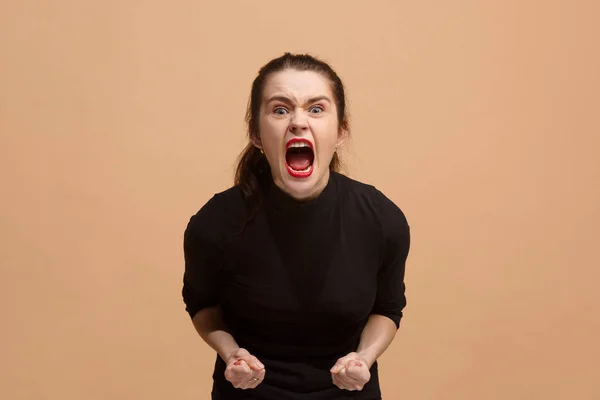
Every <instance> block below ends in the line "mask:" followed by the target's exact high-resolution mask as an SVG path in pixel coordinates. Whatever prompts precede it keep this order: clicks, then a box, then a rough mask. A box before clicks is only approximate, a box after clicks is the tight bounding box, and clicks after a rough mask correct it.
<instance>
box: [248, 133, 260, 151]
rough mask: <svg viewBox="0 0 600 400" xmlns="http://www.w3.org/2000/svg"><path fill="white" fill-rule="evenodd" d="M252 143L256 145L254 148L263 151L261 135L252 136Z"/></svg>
mask: <svg viewBox="0 0 600 400" xmlns="http://www.w3.org/2000/svg"><path fill="white" fill-rule="evenodd" d="M250 142H251V143H252V144H253V145H254V147H256V148H258V149H261V150H262V144H261V141H260V136H259V135H257V134H254V135H250Z"/></svg>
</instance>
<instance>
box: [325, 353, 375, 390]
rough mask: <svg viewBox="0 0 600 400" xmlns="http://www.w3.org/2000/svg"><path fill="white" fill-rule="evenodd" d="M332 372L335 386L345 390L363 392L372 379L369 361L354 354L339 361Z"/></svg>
mask: <svg viewBox="0 0 600 400" xmlns="http://www.w3.org/2000/svg"><path fill="white" fill-rule="evenodd" d="M330 372H331V379H332V381H333V383H334V385H336V386H337V387H339V388H340V389H344V390H362V389H363V387H364V386H365V384H366V383H367V382H369V379H371V373H370V372H369V366H368V365H367V361H366V360H365V359H364V357H362V356H361V355H360V354H358V353H354V352H352V353H350V354H348V355H347V356H345V357H342V358H340V359H339V360H337V362H336V363H335V365H334V366H333V367H332V368H331V370H330Z"/></svg>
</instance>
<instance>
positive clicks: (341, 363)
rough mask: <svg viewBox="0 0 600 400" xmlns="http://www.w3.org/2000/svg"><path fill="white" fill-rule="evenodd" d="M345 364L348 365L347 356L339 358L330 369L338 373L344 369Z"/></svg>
mask: <svg viewBox="0 0 600 400" xmlns="http://www.w3.org/2000/svg"><path fill="white" fill-rule="evenodd" d="M345 366H346V357H343V358H340V359H339V360H337V362H336V363H335V365H334V366H333V367H331V369H330V370H329V371H330V372H331V373H334V374H337V373H338V372H340V371H341V370H342V369H344V367H345Z"/></svg>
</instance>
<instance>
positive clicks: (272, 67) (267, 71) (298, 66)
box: [234, 53, 348, 208]
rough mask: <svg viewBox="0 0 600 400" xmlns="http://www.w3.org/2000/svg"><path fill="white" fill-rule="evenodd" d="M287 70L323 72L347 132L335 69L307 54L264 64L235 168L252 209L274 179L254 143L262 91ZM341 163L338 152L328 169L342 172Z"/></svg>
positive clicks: (236, 181) (343, 99) (254, 86)
mask: <svg viewBox="0 0 600 400" xmlns="http://www.w3.org/2000/svg"><path fill="white" fill-rule="evenodd" d="M286 69H295V70H298V71H314V72H318V73H320V74H322V75H323V76H324V77H325V78H327V79H328V80H329V81H330V82H331V89H332V92H333V96H334V101H335V103H336V108H337V114H338V123H339V127H340V128H341V129H343V130H345V131H347V132H348V115H347V111H346V94H345V92H344V85H343V83H342V81H341V79H340V78H339V76H338V75H337V74H336V72H335V71H334V70H333V68H331V66H329V64H327V63H326V62H324V61H322V60H319V59H317V58H315V57H313V56H310V55H308V54H291V53H285V54H284V55H282V56H280V57H278V58H275V59H273V60H271V61H269V62H268V63H267V64H265V65H264V66H263V67H262V68H261V69H260V70H259V72H258V76H257V77H256V78H255V79H254V82H253V83H252V90H251V92H250V99H249V101H248V108H247V110H246V124H247V134H248V139H249V142H248V144H247V145H246V148H245V149H244V150H243V151H242V153H241V154H240V156H239V162H238V165H237V168H236V171H235V179H234V184H235V185H238V186H239V187H240V189H241V191H242V194H243V196H244V199H245V201H246V203H247V205H248V206H249V207H250V208H255V207H257V206H258V204H259V203H260V200H261V190H262V187H264V185H265V184H266V183H267V182H268V180H269V179H272V178H271V169H270V167H269V163H268V162H267V158H266V157H265V156H264V154H262V153H261V151H260V150H259V149H258V148H256V146H254V144H253V143H252V139H255V138H257V137H258V135H259V129H258V122H259V114H260V106H261V102H262V96H263V90H264V87H265V83H266V81H267V78H268V77H269V76H270V75H271V74H274V73H276V72H280V71H283V70H286ZM340 167H341V162H340V158H339V155H338V154H337V152H336V153H335V154H334V155H333V158H332V160H331V163H330V164H329V169H330V170H332V171H336V172H339V170H340Z"/></svg>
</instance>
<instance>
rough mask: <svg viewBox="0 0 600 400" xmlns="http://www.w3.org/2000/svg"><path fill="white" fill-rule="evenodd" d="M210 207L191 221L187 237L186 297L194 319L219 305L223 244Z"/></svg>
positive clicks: (185, 253)
mask: <svg viewBox="0 0 600 400" xmlns="http://www.w3.org/2000/svg"><path fill="white" fill-rule="evenodd" d="M213 199H214V198H213ZM208 206H209V204H207V205H206V206H205V207H203V208H202V209H201V210H200V211H199V212H198V213H197V214H196V215H194V216H192V217H191V218H190V221H189V222H188V225H187V227H186V229H185V232H184V237H183V253H184V261H185V268H184V273H183V289H182V296H183V301H184V304H185V310H186V312H187V313H188V314H189V315H190V318H193V317H194V315H196V313H197V312H198V311H200V310H202V309H203V308H206V307H211V306H215V305H218V304H219V294H220V289H221V276H220V275H221V267H222V264H223V257H222V254H223V253H222V244H220V242H221V241H220V240H218V235H217V233H216V232H217V229H218V227H219V223H218V220H217V218H216V214H215V212H214V210H213V209H212V207H210V208H209V207H208Z"/></svg>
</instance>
